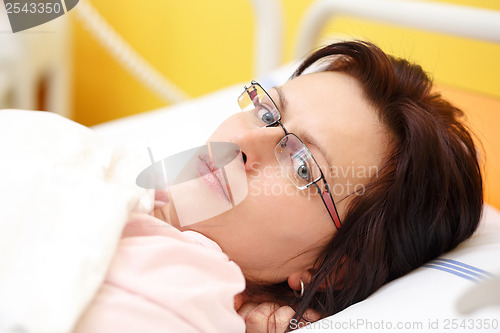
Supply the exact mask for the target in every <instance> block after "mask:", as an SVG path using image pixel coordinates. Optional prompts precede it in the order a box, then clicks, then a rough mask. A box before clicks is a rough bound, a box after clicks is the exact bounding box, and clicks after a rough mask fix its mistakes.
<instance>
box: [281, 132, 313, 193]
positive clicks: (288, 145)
mask: <svg viewBox="0 0 500 333" xmlns="http://www.w3.org/2000/svg"><path fill="white" fill-rule="evenodd" d="M274 154H275V155H276V159H277V160H278V162H279V164H280V166H281V168H282V169H283V172H284V173H285V174H286V175H287V177H288V178H289V179H290V180H291V181H292V183H294V184H295V186H297V187H298V188H299V189H301V190H302V189H305V188H306V187H307V186H308V185H310V184H312V183H314V182H315V181H317V180H318V179H320V178H321V171H320V169H319V167H318V164H317V163H316V161H315V160H314V158H313V157H312V155H311V152H310V151H309V149H307V147H306V146H305V145H304V144H303V143H302V141H300V139H299V138H298V137H296V136H295V135H294V134H287V135H285V136H284V137H283V139H281V141H280V142H278V144H277V145H276V147H275V148H274Z"/></svg>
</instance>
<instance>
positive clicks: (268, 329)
mask: <svg viewBox="0 0 500 333" xmlns="http://www.w3.org/2000/svg"><path fill="white" fill-rule="evenodd" d="M238 314H239V315H240V316H241V317H242V318H243V319H244V320H245V325H246V332H247V333H278V332H279V333H282V332H285V331H286V330H287V328H288V326H289V325H290V320H291V319H292V318H293V316H294V315H295V311H294V310H293V309H292V308H291V307H289V306H279V305H278V304H276V303H271V302H265V303H261V304H257V303H254V302H249V303H245V304H243V305H242V306H241V307H240V308H239V309H238ZM304 318H306V319H307V320H308V321H316V320H318V319H320V315H319V314H318V313H317V312H316V311H313V310H307V311H306V313H305V314H304Z"/></svg>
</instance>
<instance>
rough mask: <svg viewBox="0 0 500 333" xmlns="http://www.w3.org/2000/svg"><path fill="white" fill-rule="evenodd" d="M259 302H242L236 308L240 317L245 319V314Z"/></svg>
mask: <svg viewBox="0 0 500 333" xmlns="http://www.w3.org/2000/svg"><path fill="white" fill-rule="evenodd" d="M258 305H259V304H258V303H254V302H247V303H243V305H242V306H240V308H239V309H238V310H237V312H238V314H239V315H240V317H241V318H243V319H245V317H246V316H247V314H248V313H249V312H250V311H251V310H253V309H254V308H256V307H257V306H258Z"/></svg>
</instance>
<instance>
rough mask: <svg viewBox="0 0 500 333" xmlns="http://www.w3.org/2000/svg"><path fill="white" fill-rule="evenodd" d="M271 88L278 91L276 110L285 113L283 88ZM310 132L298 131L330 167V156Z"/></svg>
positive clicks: (285, 99) (285, 103)
mask: <svg viewBox="0 0 500 333" xmlns="http://www.w3.org/2000/svg"><path fill="white" fill-rule="evenodd" d="M273 88H274V90H276V92H277V93H278V100H277V103H278V105H277V106H278V110H279V111H280V113H281V114H282V115H284V114H286V110H287V109H288V105H289V104H288V100H287V98H286V96H285V93H284V92H283V89H281V87H278V86H275V87H273ZM311 134H312V133H311V132H310V131H308V130H302V131H301V132H300V139H301V140H303V141H304V143H305V144H306V146H307V147H310V146H314V147H316V149H318V150H319V152H320V153H321V155H323V157H324V158H325V160H326V163H327V164H328V167H329V168H331V166H332V165H333V164H332V161H331V159H330V156H329V155H328V154H327V153H326V151H325V150H324V149H323V146H321V145H320V144H319V142H318V141H316V139H315V138H314V136H313V135H311ZM324 176H325V177H326V176H327V174H325V175H324Z"/></svg>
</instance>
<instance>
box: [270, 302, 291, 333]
mask: <svg viewBox="0 0 500 333" xmlns="http://www.w3.org/2000/svg"><path fill="white" fill-rule="evenodd" d="M294 315H295V311H294V310H293V309H292V308H291V307H289V306H282V307H280V308H278V309H277V310H276V311H274V313H273V314H272V315H271V316H270V317H269V321H268V325H267V330H268V332H269V333H271V332H272V333H275V332H276V333H278V332H279V333H282V332H285V331H286V329H287V328H288V326H289V325H290V320H291V319H292V317H293V316H294Z"/></svg>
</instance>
